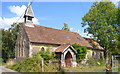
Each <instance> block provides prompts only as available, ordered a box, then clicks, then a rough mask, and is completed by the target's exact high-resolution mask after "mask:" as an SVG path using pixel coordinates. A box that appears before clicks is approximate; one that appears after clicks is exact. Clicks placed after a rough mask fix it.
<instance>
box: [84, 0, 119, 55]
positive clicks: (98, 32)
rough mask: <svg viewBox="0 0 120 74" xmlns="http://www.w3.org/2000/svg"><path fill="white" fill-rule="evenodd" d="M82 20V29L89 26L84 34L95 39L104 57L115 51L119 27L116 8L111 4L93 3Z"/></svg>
mask: <svg viewBox="0 0 120 74" xmlns="http://www.w3.org/2000/svg"><path fill="white" fill-rule="evenodd" d="M82 20H83V23H82V24H83V25H82V26H83V27H84V26H86V25H88V26H89V27H88V28H86V29H85V32H88V33H90V34H93V36H94V37H97V42H98V43H99V44H100V45H101V46H102V47H103V48H104V50H105V57H107V54H108V53H109V55H110V54H112V53H110V52H111V51H113V50H114V49H117V48H116V47H117V45H118V37H119V35H118V33H119V32H118V30H119V27H120V26H119V25H118V8H116V7H115V5H114V4H113V3H112V2H94V3H93V5H92V6H91V9H90V10H89V12H88V13H87V14H85V15H84V17H83V18H82ZM117 50H118V49H117Z"/></svg>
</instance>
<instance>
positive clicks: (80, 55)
mask: <svg viewBox="0 0 120 74" xmlns="http://www.w3.org/2000/svg"><path fill="white" fill-rule="evenodd" d="M72 46H73V47H74V49H75V50H76V51H77V56H76V57H77V60H83V59H85V56H86V54H87V48H86V46H82V47H81V46H80V45H79V44H76V43H75V44H73V45H72Z"/></svg>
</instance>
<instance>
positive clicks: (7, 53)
mask: <svg viewBox="0 0 120 74" xmlns="http://www.w3.org/2000/svg"><path fill="white" fill-rule="evenodd" d="M20 25H21V24H16V25H15V24H12V25H11V28H9V29H8V30H4V29H2V58H3V59H4V62H6V61H7V59H9V58H14V56H15V44H16V40H17V36H18V33H19V30H20Z"/></svg>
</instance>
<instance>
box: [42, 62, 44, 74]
mask: <svg viewBox="0 0 120 74" xmlns="http://www.w3.org/2000/svg"><path fill="white" fill-rule="evenodd" d="M42 72H44V61H43V60H42Z"/></svg>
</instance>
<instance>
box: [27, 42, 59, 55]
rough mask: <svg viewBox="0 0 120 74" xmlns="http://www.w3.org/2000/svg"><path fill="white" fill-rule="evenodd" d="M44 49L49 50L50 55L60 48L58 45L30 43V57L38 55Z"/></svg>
mask: <svg viewBox="0 0 120 74" xmlns="http://www.w3.org/2000/svg"><path fill="white" fill-rule="evenodd" d="M42 47H43V48H44V49H45V51H46V50H47V49H49V51H50V53H52V52H55V50H56V49H57V48H58V45H51V44H40V43H30V50H29V52H30V54H29V57H32V56H33V55H34V54H36V53H38V52H39V51H40V50H41V48H42Z"/></svg>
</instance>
